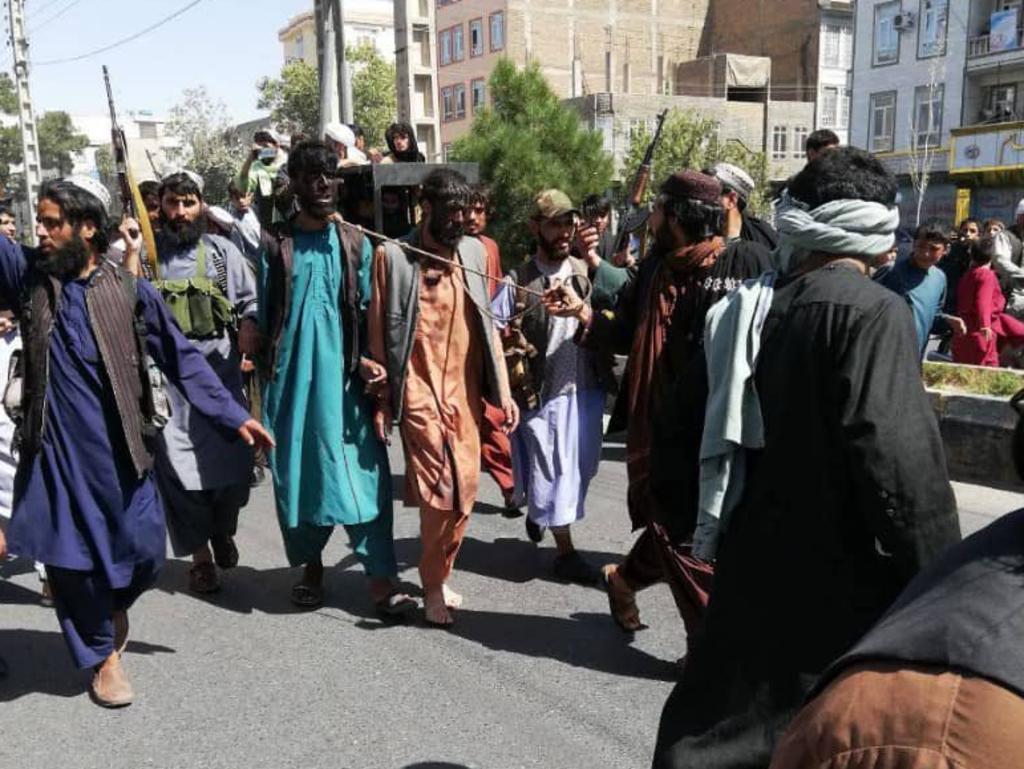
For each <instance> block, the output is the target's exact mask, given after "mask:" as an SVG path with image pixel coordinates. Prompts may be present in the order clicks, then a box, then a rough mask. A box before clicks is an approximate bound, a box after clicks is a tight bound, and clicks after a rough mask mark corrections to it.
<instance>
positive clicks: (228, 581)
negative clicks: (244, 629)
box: [156, 556, 420, 629]
mask: <svg viewBox="0 0 1024 769" xmlns="http://www.w3.org/2000/svg"><path fill="white" fill-rule="evenodd" d="M357 563H358V562H357V561H356V559H355V557H354V556H346V557H345V558H343V559H342V560H341V561H340V562H339V563H338V564H337V565H336V566H332V565H330V564H327V565H326V568H325V569H324V582H323V586H324V602H323V605H322V606H320V607H318V608H317V609H314V610H310V609H303V608H301V607H299V606H296V605H295V604H293V603H292V602H291V591H292V586H294V585H295V584H296V583H297V582H298V581H299V580H300V579H301V578H302V567H299V566H296V567H294V568H292V567H287V566H284V567H280V568H277V569H263V570H257V569H254V568H252V567H250V566H237V567H235V568H234V569H228V570H224V571H221V572H220V577H221V590H220V592H217V593H212V594H209V595H196V594H195V593H192V592H191V591H189V589H188V572H189V569H190V568H191V565H192V564H191V562H190V561H184V560H168V561H167V563H166V565H165V566H164V570H163V572H162V574H161V575H160V579H159V581H158V582H157V585H156V588H157V589H158V590H160V591H162V592H165V593H168V594H172V595H173V594H181V595H184V596H187V597H189V598H192V599H194V600H197V601H202V602H204V603H208V604H210V605H211V606H216V607H217V608H220V609H225V610H227V611H233V612H236V613H238V614H252V613H253V612H263V613H264V614H309V613H311V612H316V611H322V610H323V609H339V610H341V611H343V612H345V613H346V614H349V615H351V616H353V617H356V618H357V619H358V620H360V623H359V624H360V627H366V628H367V629H377V628H384V627H390V626H391V625H393V624H395V623H394V622H391V621H384V620H382V619H381V618H380V617H379V616H378V614H377V610H376V608H375V607H374V605H373V601H371V600H370V594H369V591H368V585H367V579H366V576H365V574H363V571H362V568H361V567H358V566H356V568H350V567H351V566H353V565H356V564H357ZM399 588H400V589H401V590H403V591H404V592H406V593H409V594H410V595H419V594H420V589H419V587H417V586H416V585H412V584H409V583H405V582H400V583H399Z"/></svg>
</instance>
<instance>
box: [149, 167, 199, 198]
mask: <svg viewBox="0 0 1024 769" xmlns="http://www.w3.org/2000/svg"><path fill="white" fill-rule="evenodd" d="M175 174H185V176H187V177H188V178H189V179H191V180H192V181H193V182H194V183H195V185H196V187H198V188H199V192H200V194H201V193H202V191H203V187H204V186H205V185H206V182H205V181H204V180H203V177H201V176H200V175H199V174H197V173H196V172H195V171H189V170H187V169H185V168H174V167H169V168H164V171H163V175H162V176H161V177H160V181H161V182H166V181H167V179H168V178H170V177H171V176H174V175H175Z"/></svg>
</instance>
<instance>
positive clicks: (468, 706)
mask: <svg viewBox="0 0 1024 769" xmlns="http://www.w3.org/2000/svg"><path fill="white" fill-rule="evenodd" d="M622 455H623V449H622V447H621V446H620V445H615V444H612V445H609V446H607V447H606V450H605V457H606V461H605V462H604V463H603V464H602V469H601V473H600V474H599V476H598V478H597V479H596V481H595V483H594V485H593V488H592V493H591V496H590V518H589V519H588V520H587V521H586V522H585V524H583V525H581V526H580V527H579V530H578V532H577V542H578V545H579V546H580V547H581V548H582V549H583V550H585V551H586V554H587V556H588V557H589V558H590V559H591V560H593V562H594V563H595V564H600V563H603V562H605V561H607V560H609V559H613V558H615V557H616V556H618V555H619V554H621V553H623V552H624V551H625V550H626V549H627V547H628V546H629V544H630V542H631V541H632V536H631V535H630V532H629V528H628V524H627V521H626V516H625V514H624V512H623V509H622V505H623V499H624V494H625V468H624V465H623V463H622ZM395 468H396V470H395V472H398V471H399V469H400V463H398V462H396V463H395ZM397 482H398V479H397V478H396V484H397ZM957 495H958V498H959V500H960V505H961V510H962V518H963V522H964V528H965V530H974V529H976V528H978V527H979V526H981V525H984V523H985V522H987V521H988V520H991V519H992V518H994V517H996V516H998V515H1001V514H1003V513H1006V512H1008V511H1010V510H1012V509H1014V508H1016V507H1018V506H1019V504H1020V498H1019V496H1018V495H1014V494H1008V493H1005V492H998V491H994V490H989V489H983V488H979V487H972V486H958V487H957ZM498 499H499V495H498V493H497V490H496V488H495V487H494V486H493V484H491V483H490V480H489V479H487V481H486V482H485V484H484V487H483V492H482V495H481V503H480V504H479V506H478V510H477V513H476V516H475V518H474V520H473V521H472V523H471V524H470V529H469V537H468V539H467V541H466V544H465V547H464V548H463V552H462V554H461V555H460V558H459V562H458V564H457V566H458V570H459V571H458V572H457V575H456V580H455V581H454V583H453V584H454V586H455V587H456V588H457V589H459V590H461V591H462V592H463V593H464V594H465V596H466V599H467V606H466V608H465V609H464V610H463V611H461V612H460V613H459V615H458V625H457V628H456V629H455V630H454V631H453V632H450V633H449V632H444V631H438V630H428V629H425V628H423V627H421V626H419V625H418V624H411V625H408V626H398V627H388V626H384V625H382V624H381V623H380V622H378V621H377V620H376V619H375V617H374V615H373V612H372V608H371V606H370V603H369V600H368V599H367V597H366V594H365V592H364V589H363V587H364V586H363V579H362V577H361V576H360V574H359V572H358V569H357V567H356V566H355V564H354V563H353V561H352V559H351V557H350V556H349V554H348V550H347V547H346V543H345V538H344V533H343V532H339V533H338V534H337V535H336V536H335V538H334V539H333V540H332V541H331V543H330V545H329V548H328V551H327V553H326V561H327V562H328V563H337V564H338V565H337V567H336V568H334V569H331V570H330V571H329V572H328V577H327V587H328V589H329V591H330V592H329V594H328V598H327V604H326V606H324V607H323V608H322V609H320V610H319V611H316V612H314V613H311V614H306V613H297V612H296V611H294V610H293V609H292V607H291V605H290V603H289V602H288V600H287V594H288V589H289V587H290V585H291V583H292V582H293V581H294V580H295V578H296V572H295V571H293V570H289V569H287V568H284V567H283V566H282V563H283V554H282V549H281V542H280V538H279V534H278V531H277V525H276V522H275V520H274V516H273V512H272V507H271V500H270V491H269V487H268V486H263V487H262V488H261V489H259V491H258V492H257V493H256V494H255V495H254V498H253V501H252V504H251V505H250V506H249V508H248V509H247V510H246V511H245V512H244V514H243V521H242V526H241V531H240V535H239V546H240V548H241V551H242V559H243V560H242V562H243V566H241V567H239V568H238V569H236V570H235V571H234V572H232V573H230V574H229V575H228V576H227V578H226V579H225V585H224V591H223V592H222V593H221V594H220V595H219V596H217V597H215V598H214V599H212V600H200V599H197V598H195V597H193V596H192V595H190V594H189V593H188V592H186V591H185V589H184V587H185V583H186V579H187V569H188V567H187V564H186V563H184V562H182V561H169V562H168V566H167V569H166V571H165V573H164V575H163V578H162V579H161V581H160V584H159V588H158V589H157V590H154V591H152V592H150V593H148V594H147V595H146V596H144V597H143V599H142V600H141V601H140V603H139V604H138V606H137V607H136V610H135V611H134V612H133V613H132V640H131V642H130V643H129V646H128V654H127V656H126V666H127V668H128V671H129V673H130V675H131V677H132V680H133V682H134V685H135V688H136V692H137V699H136V703H135V704H134V705H133V706H132V707H130V708H128V709H126V710H121V711H103V710H100V709H99V708H97V707H96V706H94V705H92V704H91V703H90V701H89V699H88V698H87V697H86V696H85V695H84V694H83V691H84V689H85V686H86V684H87V681H88V675H87V674H84V673H80V672H78V671H76V670H74V669H73V668H72V667H71V665H70V663H69V661H68V657H67V654H66V653H65V650H64V647H63V641H62V640H61V637H60V635H59V633H58V632H57V628H56V622H55V620H54V617H53V614H52V611H51V610H47V609H43V608H41V607H39V606H38V605H37V596H36V589H37V583H36V579H35V576H34V574H32V573H26V572H25V571H24V569H23V568H20V567H19V566H18V565H17V564H16V563H10V564H7V565H6V566H5V567H4V569H5V570H4V572H3V573H4V574H6V575H7V576H10V579H8V580H0V603H3V604H5V605H4V606H3V607H2V609H0V653H2V654H3V655H5V656H6V658H7V660H8V661H9V663H10V664H11V666H12V674H11V676H10V678H9V679H8V680H7V681H4V682H0V766H2V767H18V769H35V768H37V767H38V768H39V769H43V768H44V767H46V768H50V767H58V766H59V767H69V768H72V767H73V768H74V769H92V768H93V767H96V768H97V769H99V768H101V767H102V769H120V768H121V767H124V768H125V769H128V768H131V769H138V767H158V768H159V769H170V768H175V769H176V768H177V767H183V768H184V767H188V768H189V769H200V768H204V769H205V768H211V769H212V768H214V767H217V768H219V767H231V768H232V769H236V768H238V767H248V768H250V769H263V767H266V768H267V769H286V768H288V767H303V768H308V769H316V768H318V767H332V769H334V768H336V767H346V768H348V767H351V768H352V769H412V767H419V768H421V769H422V768H425V767H436V768H438V769H443V768H445V767H447V768H448V769H466V768H467V767H473V768H474V769H476V768H478V767H479V768H480V769H513V768H515V767H552V768H554V767H557V768H558V769H575V768H576V767H595V766H607V767H621V768H622V769H633V768H638V767H646V766H648V765H649V760H650V753H651V749H652V746H653V743H654V736H655V731H656V728H657V721H658V716H659V713H660V711H661V707H662V704H663V703H664V700H665V698H666V696H667V695H668V693H669V690H670V689H671V687H672V676H673V671H672V664H671V663H672V661H673V660H675V659H676V658H677V657H678V656H680V655H681V654H683V653H684V651H685V637H684V635H683V632H682V626H681V623H680V621H679V619H678V617H677V615H676V613H675V609H674V606H673V604H672V601H671V597H670V595H669V593H668V590H667V588H664V587H657V588H654V589H652V590H650V591H648V592H646V593H644V594H643V595H642V596H641V604H640V607H641V611H642V613H643V617H644V620H645V621H646V622H647V623H648V624H649V625H650V629H648V630H646V631H644V632H643V633H640V634H638V635H637V637H636V639H635V641H634V642H633V643H627V641H626V639H625V638H624V636H623V635H622V634H621V633H620V632H619V631H618V630H617V629H616V628H615V627H614V626H613V625H612V623H611V621H610V620H609V619H608V616H607V605H606V602H605V598H604V594H603V593H601V592H599V591H598V590H594V589H586V588H581V587H569V586H564V585H560V584H557V583H555V582H553V581H551V580H550V579H549V578H548V576H547V575H548V571H549V568H550V564H551V559H552V550H551V545H550V541H548V542H546V543H544V544H543V545H542V546H541V547H540V548H537V547H535V546H534V545H532V544H530V543H529V542H528V541H526V539H525V536H524V535H523V533H522V520H521V519H520V520H516V521H509V520H507V519H505V518H503V517H502V516H501V515H499V514H498V509H497V507H495V505H496V504H497V502H498ZM416 532H417V517H416V514H415V512H414V511H412V510H399V511H398V516H397V521H396V539H397V543H398V545H397V547H398V554H399V562H400V564H401V567H402V576H403V577H404V578H405V579H407V580H409V581H411V582H415V581H416V572H415V562H416V558H417V553H418V545H417V541H416ZM19 572H20V573H19ZM11 575H13V576H11Z"/></svg>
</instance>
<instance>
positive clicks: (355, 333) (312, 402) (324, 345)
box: [261, 141, 416, 616]
mask: <svg viewBox="0 0 1024 769" xmlns="http://www.w3.org/2000/svg"><path fill="white" fill-rule="evenodd" d="M336 165H337V159H336V156H335V155H334V153H333V151H332V150H331V148H330V147H328V146H327V145H326V144H325V143H322V142H316V141H308V142H302V143H299V144H298V145H296V146H295V147H293V148H292V153H291V156H290V157H289V158H288V175H289V177H290V179H291V181H292V187H293V189H294V190H295V196H296V199H297V201H298V203H299V212H298V213H297V214H296V215H295V216H293V217H292V219H291V221H290V222H288V224H287V226H286V227H285V228H284V229H283V230H280V231H279V232H277V233H276V234H275V235H270V234H269V233H264V237H263V243H264V251H265V253H266V263H265V268H264V270H263V271H262V274H263V276H264V281H265V282H264V285H263V286H262V292H261V296H262V297H264V299H263V301H264V303H265V307H264V310H265V312H264V317H265V319H266V326H265V327H264V328H263V332H264V334H265V336H266V337H267V338H268V341H269V350H268V351H267V354H266V355H265V356H264V357H265V359H267V360H269V361H271V362H272V364H273V365H272V367H271V368H269V369H268V370H266V371H265V372H264V373H265V375H266V376H267V380H268V381H267V385H266V389H265V390H264V395H263V418H264V421H265V423H266V425H267V427H268V428H269V429H270V430H271V432H273V433H274V434H275V435H279V436H281V438H282V440H281V445H280V446H279V447H278V448H277V450H276V451H274V452H273V453H272V454H271V455H270V456H269V457H268V459H269V462H270V471H271V474H272V475H273V478H274V488H275V491H276V493H275V495H274V498H275V500H276V503H277V517H278V523H279V524H280V526H281V535H282V537H283V538H284V548H285V553H286V555H287V557H288V563H289V564H290V565H291V566H303V567H304V568H303V574H302V577H301V579H300V580H299V581H298V582H297V583H296V584H294V585H293V586H292V588H291V601H292V603H294V604H295V605H296V606H299V607H301V608H306V609H313V608H316V607H317V606H319V605H320V604H321V603H323V600H324V588H323V575H324V564H323V558H322V555H321V554H322V552H323V549H324V547H325V546H326V545H327V541H328V539H329V538H330V536H331V534H332V532H333V531H334V528H335V527H336V526H343V527H344V528H345V531H346V533H347V534H348V537H349V541H350V542H351V543H352V550H353V554H354V555H355V557H356V558H357V559H358V560H359V561H360V563H361V564H362V566H363V568H364V570H365V571H366V575H367V577H368V582H369V584H368V588H369V592H370V597H371V599H372V600H373V602H374V604H375V606H376V607H377V611H378V613H380V614H382V615H386V616H395V615H401V614H404V613H405V612H408V611H410V610H412V609H415V608H416V603H415V601H413V600H412V599H411V598H410V597H409V596H407V595H405V594H404V593H402V592H401V591H399V590H398V588H397V576H398V563H397V561H396V560H395V547H394V538H393V535H392V499H391V471H390V469H389V465H388V455H387V449H386V448H385V446H384V444H383V443H381V442H379V441H378V440H377V439H376V438H375V437H374V435H373V406H372V402H371V401H370V400H369V398H368V397H367V395H366V386H367V385H366V382H371V383H372V382H374V381H376V376H377V372H378V370H382V367H380V366H376V365H375V364H373V363H372V362H371V361H369V360H367V359H361V357H360V350H362V349H365V339H364V338H363V335H362V332H361V330H362V329H363V328H364V324H363V323H362V316H363V312H364V310H365V308H366V305H367V304H369V301H370V260H371V258H372V256H373V250H372V248H371V246H370V241H369V240H368V239H367V238H366V237H364V236H363V234H362V233H361V232H359V231H358V230H357V229H355V228H354V227H352V226H350V225H348V224H347V223H345V222H343V221H342V220H341V217H339V216H338V215H337V214H335V212H334V193H335V179H334V169H335V167H336ZM286 254H290V255H291V258H290V259H286V258H285V255H286ZM285 286H291V290H290V291H285V290H284V287H285ZM360 372H361V373H362V377H361V376H360ZM364 380H365V381H364ZM339 468H345V470H344V471H342V472H339Z"/></svg>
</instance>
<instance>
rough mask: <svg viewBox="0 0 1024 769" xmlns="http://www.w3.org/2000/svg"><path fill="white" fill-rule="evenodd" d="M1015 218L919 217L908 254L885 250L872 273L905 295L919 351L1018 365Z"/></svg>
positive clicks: (1023, 338)
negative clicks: (1008, 221)
mask: <svg viewBox="0 0 1024 769" xmlns="http://www.w3.org/2000/svg"><path fill="white" fill-rule="evenodd" d="M1022 228H1024V201H1021V203H1020V205H1019V206H1018V207H1017V222H1016V223H1015V224H1014V226H1013V227H1007V226H1006V225H1005V224H1004V223H1003V222H1002V221H1000V220H999V219H987V220H985V221H979V220H978V219H974V218H967V219H964V220H963V221H962V222H961V223H960V226H959V228H958V229H957V230H956V231H954V232H950V230H949V228H948V227H947V226H945V225H944V224H943V223H942V222H940V221H937V220H936V221H928V222H925V223H923V224H921V225H920V226H919V227H918V228H917V230H916V232H915V234H914V240H913V244H912V246H911V249H910V253H909V254H908V255H906V256H905V257H903V258H897V254H896V250H895V249H894V250H893V251H892V252H890V253H889V254H888V255H887V256H886V257H885V258H884V259H882V260H881V263H880V264H878V265H876V270H875V275H874V277H875V280H877V281H878V282H880V283H881V284H883V285H885V286H887V287H888V288H890V289H892V290H893V291H895V292H896V293H898V294H900V295H901V296H904V297H905V298H906V299H907V302H908V304H909V305H910V308H911V311H912V313H913V315H914V322H915V326H916V328H917V332H918V341H919V342H920V345H921V353H922V356H927V357H928V358H929V359H932V360H945V361H950V360H951V361H953V362H955V363H966V364H971V365H977V366H1000V365H1002V366H1012V367H1015V368H1019V367H1021V355H1022V352H1024V350H1022V347H1024V267H1022V266H1021V259H1022V246H1021V238H1020V236H1021V232H1022V231H1024V230H1022Z"/></svg>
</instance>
